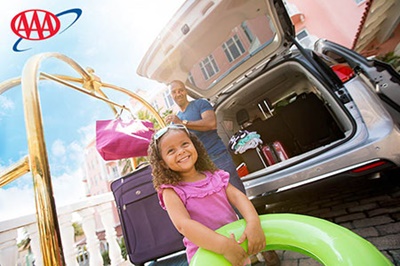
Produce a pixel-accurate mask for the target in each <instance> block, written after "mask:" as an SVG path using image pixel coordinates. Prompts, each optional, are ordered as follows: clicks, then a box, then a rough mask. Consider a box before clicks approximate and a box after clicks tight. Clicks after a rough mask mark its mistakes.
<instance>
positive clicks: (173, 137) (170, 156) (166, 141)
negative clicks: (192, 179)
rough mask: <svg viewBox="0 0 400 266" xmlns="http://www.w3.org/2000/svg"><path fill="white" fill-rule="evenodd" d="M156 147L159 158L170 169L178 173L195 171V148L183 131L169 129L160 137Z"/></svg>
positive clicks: (196, 155) (196, 156)
mask: <svg viewBox="0 0 400 266" xmlns="http://www.w3.org/2000/svg"><path fill="white" fill-rule="evenodd" d="M158 147H160V151H159V152H160V155H161V158H162V159H163V161H164V163H165V164H166V165H167V167H169V168H170V169H171V170H173V171H175V172H179V173H187V172H191V171H196V169H195V168H194V165H195V163H196V161H197V158H198V154H197V150H196V148H195V147H194V145H193V142H192V141H191V140H190V138H189V135H188V134H187V133H186V132H185V131H183V130H176V129H169V130H168V132H166V133H165V135H164V136H162V137H161V139H160V141H159V143H158Z"/></svg>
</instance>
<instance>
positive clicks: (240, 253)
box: [222, 234, 248, 266]
mask: <svg viewBox="0 0 400 266" xmlns="http://www.w3.org/2000/svg"><path fill="white" fill-rule="evenodd" d="M222 255H223V256H224V257H225V259H227V260H228V261H229V262H230V263H231V264H232V266H243V265H244V263H245V262H246V260H247V257H248V255H247V253H246V251H245V250H244V249H243V248H242V247H241V246H240V245H239V243H238V242H237V241H236V239H235V236H234V234H231V237H230V238H228V239H227V241H226V245H225V249H224V251H223V253H222Z"/></svg>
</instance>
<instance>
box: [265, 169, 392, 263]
mask: <svg viewBox="0 0 400 266" xmlns="http://www.w3.org/2000/svg"><path fill="white" fill-rule="evenodd" d="M270 201H271V204H270V205H268V206H267V208H266V212H267V213H285V212H289V213H298V214H306V215H311V216H315V217H319V218H323V219H326V220H329V221H331V222H334V223H336V224H339V225H341V226H344V227H346V228H348V229H350V230H351V231H353V232H355V233H357V234H358V235H360V236H362V237H364V238H365V239H367V240H368V241H370V242H371V243H372V244H374V245H375V246H376V247H377V248H378V249H379V250H380V251H381V252H382V253H383V254H384V255H385V256H386V257H387V258H389V259H390V260H391V261H392V262H393V263H394V265H396V266H400V172H399V171H397V172H393V173H391V174H390V175H388V176H385V177H381V178H378V179H373V178H370V179H365V178H363V179H358V178H357V179H355V178H348V177H347V178H344V179H343V180H339V181H338V182H325V183H323V184H316V185H311V186H310V185H309V186H307V187H305V188H303V189H302V190H299V191H297V192H295V193H294V192H290V193H289V192H287V193H286V194H281V195H276V196H274V197H271V199H270ZM278 254H279V255H280V256H281V258H282V266H305V265H320V264H319V263H317V262H316V261H314V260H313V259H310V258H308V257H306V256H303V255H301V254H299V253H295V252H289V251H278Z"/></svg>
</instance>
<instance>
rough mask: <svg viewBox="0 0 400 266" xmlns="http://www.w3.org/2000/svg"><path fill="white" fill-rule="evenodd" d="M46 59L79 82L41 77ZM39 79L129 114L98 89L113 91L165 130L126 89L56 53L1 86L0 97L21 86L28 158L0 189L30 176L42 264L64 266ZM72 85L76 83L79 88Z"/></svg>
mask: <svg viewBox="0 0 400 266" xmlns="http://www.w3.org/2000/svg"><path fill="white" fill-rule="evenodd" d="M48 58H56V59H58V60H60V61H63V62H64V63H67V64H68V65H70V66H71V67H72V68H73V69H74V70H75V71H76V72H77V73H78V74H79V75H80V76H81V78H76V77H69V76H63V75H51V74H47V73H40V72H39V67H40V64H41V62H42V61H44V60H46V59H48ZM42 79H47V80H52V81H55V82H58V83H60V84H63V85H65V86H67V87H70V88H73V89H76V90H78V91H80V92H82V93H85V94H87V95H89V96H92V97H94V98H96V99H99V100H102V101H104V102H106V103H107V104H108V105H109V106H110V107H111V108H112V110H113V112H114V114H117V110H116V109H115V107H116V106H117V107H119V108H122V109H125V110H128V111H130V110H129V108H127V107H125V106H124V105H120V104H118V103H116V102H114V101H112V100H110V99H109V98H108V97H107V96H106V95H105V93H104V92H103V91H102V90H101V88H110V89H114V90H116V91H119V92H122V93H125V94H127V95H128V96H129V97H131V98H133V99H135V100H137V101H139V102H140V103H142V104H143V105H144V107H146V108H147V109H148V110H149V111H150V112H151V113H152V115H153V116H154V117H155V119H156V120H157V121H158V123H159V124H160V126H161V127H164V126H165V122H164V121H163V119H162V118H161V116H160V115H159V114H158V112H157V111H156V110H155V109H154V108H153V107H152V106H151V105H150V104H149V103H148V102H147V101H146V100H145V99H143V98H142V97H140V96H139V95H137V94H135V93H133V92H131V91H129V90H127V89H124V88H121V87H118V86H115V85H111V84H106V83H103V82H101V80H100V78H99V77H97V76H96V75H94V71H93V70H92V69H88V70H85V69H83V68H82V67H81V66H80V65H78V64H77V63H76V62H75V61H73V60H72V59H70V58H68V57H67V56H65V55H62V54H59V53H43V54H38V55H35V56H33V57H31V58H30V59H29V60H28V61H27V63H26V64H25V66H24V69H23V73H22V78H21V79H19V78H15V79H11V80H8V81H5V82H3V83H1V84H0V94H2V93H3V92H4V91H6V90H8V89H10V88H13V87H15V86H18V85H20V84H21V85H22V98H23V106H24V117H25V125H26V133H27V140H28V153H29V155H28V156H26V157H24V158H23V159H22V160H21V161H19V162H18V163H16V164H14V165H12V166H10V167H8V168H7V169H6V170H5V171H3V172H1V173H0V187H2V186H4V185H6V184H8V183H10V182H12V181H13V180H15V179H17V178H18V177H20V176H22V175H24V174H26V173H28V172H31V173H32V178H33V189H34V195H35V205H36V218H37V222H38V228H39V237H40V248H41V251H42V256H43V263H44V265H46V266H56V265H65V260H64V255H63V250H62V244H61V235H60V230H59V224H58V219H57V212H56V208H55V201H54V197H53V188H52V183H51V175H50V170H49V163H48V157H47V151H46V144H45V140H44V132H43V123H42V114H41V107H40V102H39V90H38V83H39V81H40V80H42ZM73 83H79V84H81V85H82V87H79V86H77V85H76V84H73Z"/></svg>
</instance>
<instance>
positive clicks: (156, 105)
mask: <svg viewBox="0 0 400 266" xmlns="http://www.w3.org/2000/svg"><path fill="white" fill-rule="evenodd" d="M151 106H153V107H154V109H156V110H157V111H158V110H160V109H159V107H158V103H157V101H153V102H152V103H151Z"/></svg>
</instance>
